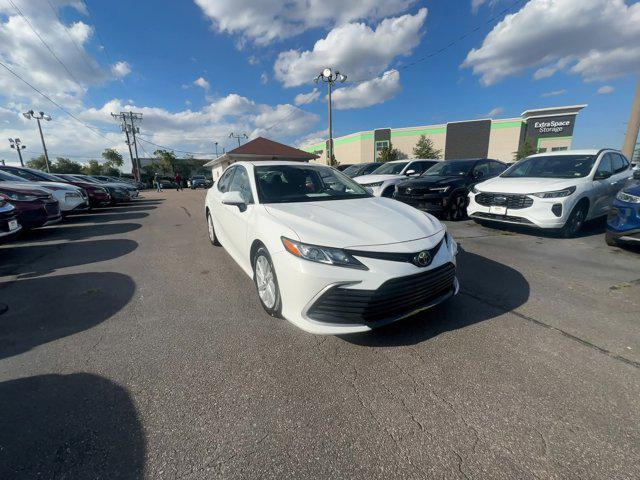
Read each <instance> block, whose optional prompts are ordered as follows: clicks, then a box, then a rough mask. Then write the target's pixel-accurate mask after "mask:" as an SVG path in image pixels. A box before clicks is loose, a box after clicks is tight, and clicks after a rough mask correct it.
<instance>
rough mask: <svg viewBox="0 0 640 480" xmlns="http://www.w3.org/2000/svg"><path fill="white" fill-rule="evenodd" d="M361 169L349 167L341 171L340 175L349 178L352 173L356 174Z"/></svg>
mask: <svg viewBox="0 0 640 480" xmlns="http://www.w3.org/2000/svg"><path fill="white" fill-rule="evenodd" d="M361 168H362V165H351V166H349V167H347V168H345V169H344V170H343V171H342V173H344V174H345V175H346V176H348V177H350V176H351V175H353V174H354V173H357V172H358V170H360V169H361Z"/></svg>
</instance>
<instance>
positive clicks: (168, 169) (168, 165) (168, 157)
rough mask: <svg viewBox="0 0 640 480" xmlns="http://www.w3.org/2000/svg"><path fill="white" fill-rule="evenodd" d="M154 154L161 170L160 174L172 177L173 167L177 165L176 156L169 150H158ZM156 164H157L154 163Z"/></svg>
mask: <svg viewBox="0 0 640 480" xmlns="http://www.w3.org/2000/svg"><path fill="white" fill-rule="evenodd" d="M153 154H154V155H155V156H156V158H157V164H158V167H159V169H160V171H159V173H162V174H164V175H170V174H172V173H173V171H174V170H173V167H174V165H175V164H176V160H177V158H176V155H175V153H173V152H168V151H167V150H156V151H155V152H153ZM154 163H155V162H154Z"/></svg>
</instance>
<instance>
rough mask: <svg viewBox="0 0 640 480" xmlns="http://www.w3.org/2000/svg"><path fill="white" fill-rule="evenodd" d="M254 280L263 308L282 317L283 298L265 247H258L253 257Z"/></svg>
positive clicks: (270, 313)
mask: <svg viewBox="0 0 640 480" xmlns="http://www.w3.org/2000/svg"><path fill="white" fill-rule="evenodd" d="M253 281H254V282H255V284H256V289H257V290H258V297H259V298H260V303H261V304H262V308H264V309H265V311H266V312H267V313H268V314H269V315H271V316H272V317H280V311H281V310H282V300H281V298H280V288H279V287H278V279H277V277H276V271H275V270H274V268H273V264H272V263H271V256H270V255H269V252H268V251H267V249H266V248H265V247H260V248H258V251H257V252H256V254H255V256H254V257H253Z"/></svg>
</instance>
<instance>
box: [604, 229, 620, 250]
mask: <svg viewBox="0 0 640 480" xmlns="http://www.w3.org/2000/svg"><path fill="white" fill-rule="evenodd" d="M604 241H605V243H606V244H607V245H609V246H610V247H617V246H619V245H620V242H618V240H616V238H615V237H614V236H613V235H611V234H610V233H609V232H607V233H605V234H604Z"/></svg>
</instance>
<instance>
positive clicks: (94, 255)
mask: <svg viewBox="0 0 640 480" xmlns="http://www.w3.org/2000/svg"><path fill="white" fill-rule="evenodd" d="M136 248H138V242H135V241H133V240H127V239H113V240H112V239H105V240H88V241H82V242H63V243H54V244H51V245H40V244H35V245H13V244H10V245H7V246H5V247H3V248H1V249H0V255H2V264H0V276H4V275H19V276H20V277H21V278H24V277H35V276H40V275H45V274H47V273H51V272H54V271H56V270H58V269H60V268H66V267H72V266H78V265H86V264H90V263H96V262H103V261H105V260H111V259H113V258H118V257H121V256H123V255H127V254H128V253H131V252H133V251H134V250H135V249H136Z"/></svg>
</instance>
